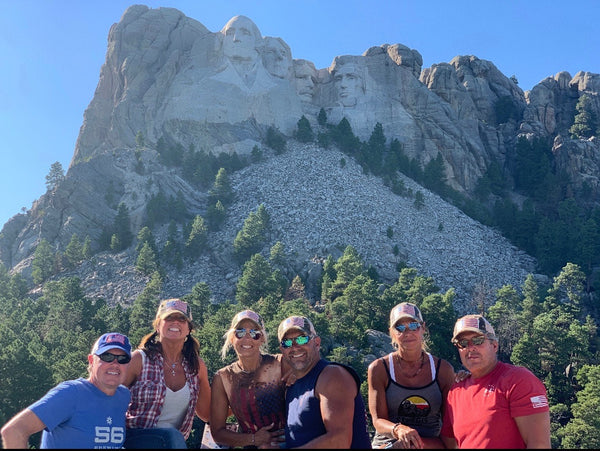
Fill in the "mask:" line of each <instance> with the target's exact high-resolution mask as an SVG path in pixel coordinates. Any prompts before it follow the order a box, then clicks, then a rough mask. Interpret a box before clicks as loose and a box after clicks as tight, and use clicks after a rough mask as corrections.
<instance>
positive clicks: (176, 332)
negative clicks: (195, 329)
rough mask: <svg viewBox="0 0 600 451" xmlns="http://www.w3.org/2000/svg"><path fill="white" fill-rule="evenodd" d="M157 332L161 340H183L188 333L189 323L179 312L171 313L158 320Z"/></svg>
mask: <svg viewBox="0 0 600 451" xmlns="http://www.w3.org/2000/svg"><path fill="white" fill-rule="evenodd" d="M157 330H158V334H159V335H160V338H161V340H164V339H167V340H185V337H187V336H188V334H189V333H190V324H189V322H188V320H187V318H186V317H185V316H184V315H183V314H181V313H171V314H170V315H169V316H167V317H166V318H165V319H161V320H159V322H158V327H157Z"/></svg>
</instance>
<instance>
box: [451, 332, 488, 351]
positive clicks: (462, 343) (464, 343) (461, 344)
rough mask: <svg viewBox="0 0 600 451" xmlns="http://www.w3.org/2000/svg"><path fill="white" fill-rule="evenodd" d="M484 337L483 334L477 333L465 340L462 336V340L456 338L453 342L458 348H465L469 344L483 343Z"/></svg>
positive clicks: (477, 344)
mask: <svg viewBox="0 0 600 451" xmlns="http://www.w3.org/2000/svg"><path fill="white" fill-rule="evenodd" d="M485 339H486V337H485V336H483V335H479V336H477V337H473V338H471V340H467V339H466V338H463V339H462V340H456V341H455V342H454V345H455V346H456V347H457V348H458V349H465V348H467V347H468V346H469V345H473V346H479V345H481V344H483V342H484V341H485Z"/></svg>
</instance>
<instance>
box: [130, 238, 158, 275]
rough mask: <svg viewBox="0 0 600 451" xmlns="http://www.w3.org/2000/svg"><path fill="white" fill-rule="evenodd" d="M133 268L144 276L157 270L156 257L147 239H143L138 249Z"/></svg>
mask: <svg viewBox="0 0 600 451" xmlns="http://www.w3.org/2000/svg"><path fill="white" fill-rule="evenodd" d="M135 269H137V270H138V271H139V272H141V273H142V274H144V275H146V276H147V275H149V274H151V273H153V272H154V271H157V270H158V259H157V257H156V254H155V253H154V251H153V250H152V246H150V243H148V241H145V242H144V245H143V246H142V248H141V249H140V252H139V254H138V257H137V259H136V262H135Z"/></svg>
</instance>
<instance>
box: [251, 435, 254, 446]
mask: <svg viewBox="0 0 600 451" xmlns="http://www.w3.org/2000/svg"><path fill="white" fill-rule="evenodd" d="M251 445H252V446H254V434H252V443H251Z"/></svg>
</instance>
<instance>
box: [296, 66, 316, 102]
mask: <svg viewBox="0 0 600 451" xmlns="http://www.w3.org/2000/svg"><path fill="white" fill-rule="evenodd" d="M316 79H317V70H316V69H315V66H314V64H313V63H311V62H310V61H307V60H303V59H300V60H294V85H295V86H296V92H297V93H298V95H299V96H300V98H301V99H302V100H304V101H306V102H310V101H311V100H312V97H313V94H314V91H315V83H316Z"/></svg>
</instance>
